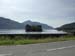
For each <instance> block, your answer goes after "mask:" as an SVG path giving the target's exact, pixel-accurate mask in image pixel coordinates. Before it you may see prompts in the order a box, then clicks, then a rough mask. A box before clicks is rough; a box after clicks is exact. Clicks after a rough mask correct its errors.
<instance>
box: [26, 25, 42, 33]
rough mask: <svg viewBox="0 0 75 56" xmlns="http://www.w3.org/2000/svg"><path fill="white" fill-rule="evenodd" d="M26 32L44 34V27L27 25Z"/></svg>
mask: <svg viewBox="0 0 75 56" xmlns="http://www.w3.org/2000/svg"><path fill="white" fill-rule="evenodd" d="M25 28H26V32H42V26H41V25H29V24H27V25H26V27H25Z"/></svg>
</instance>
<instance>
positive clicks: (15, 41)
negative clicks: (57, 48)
mask: <svg viewBox="0 0 75 56" xmlns="http://www.w3.org/2000/svg"><path fill="white" fill-rule="evenodd" d="M68 40H75V36H61V37H46V38H39V39H27V38H23V36H15V37H14V38H10V36H0V45H24V44H34V43H48V42H57V41H68Z"/></svg>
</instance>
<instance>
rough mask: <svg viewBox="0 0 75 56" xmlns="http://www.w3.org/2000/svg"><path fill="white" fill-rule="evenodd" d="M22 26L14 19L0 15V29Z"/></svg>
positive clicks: (21, 27) (20, 27)
mask: <svg viewBox="0 0 75 56" xmlns="http://www.w3.org/2000/svg"><path fill="white" fill-rule="evenodd" d="M23 27H24V25H22V24H20V23H18V22H16V21H13V20H10V19H8V18H4V17H0V29H23Z"/></svg>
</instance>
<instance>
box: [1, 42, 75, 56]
mask: <svg viewBox="0 0 75 56" xmlns="http://www.w3.org/2000/svg"><path fill="white" fill-rule="evenodd" d="M0 56H75V41H64V42H53V43H41V44H30V45H17V46H0Z"/></svg>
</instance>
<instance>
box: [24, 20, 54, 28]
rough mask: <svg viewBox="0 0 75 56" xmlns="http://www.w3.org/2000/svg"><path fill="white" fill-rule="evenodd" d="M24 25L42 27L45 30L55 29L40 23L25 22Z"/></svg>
mask: <svg viewBox="0 0 75 56" xmlns="http://www.w3.org/2000/svg"><path fill="white" fill-rule="evenodd" d="M23 24H24V25H27V24H29V25H41V26H42V28H43V29H53V27H51V26H48V25H47V24H44V23H40V22H33V21H30V20H28V21H25V22H23Z"/></svg>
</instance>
